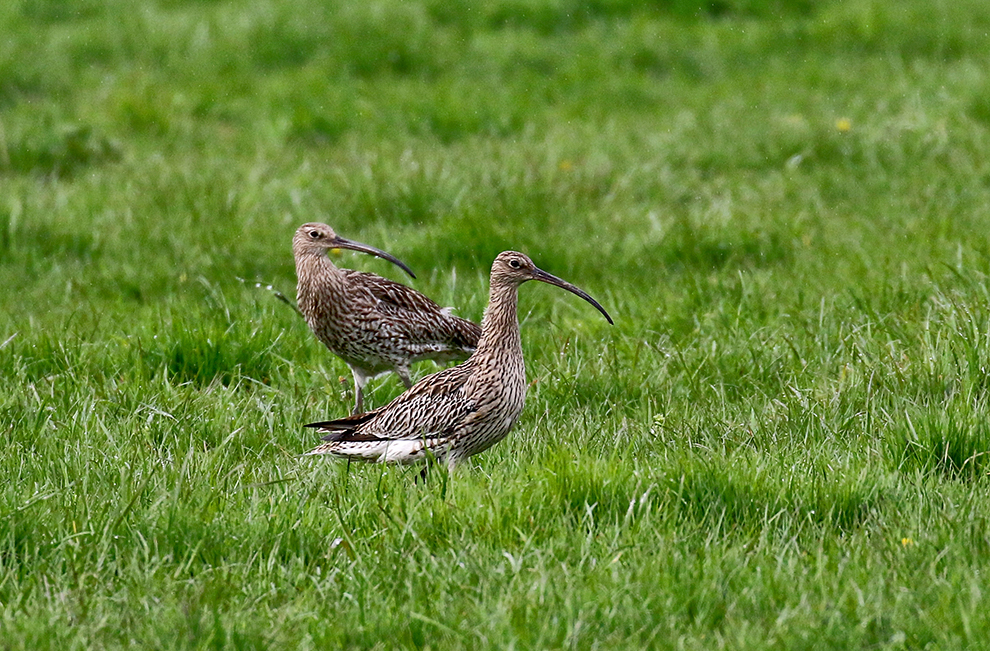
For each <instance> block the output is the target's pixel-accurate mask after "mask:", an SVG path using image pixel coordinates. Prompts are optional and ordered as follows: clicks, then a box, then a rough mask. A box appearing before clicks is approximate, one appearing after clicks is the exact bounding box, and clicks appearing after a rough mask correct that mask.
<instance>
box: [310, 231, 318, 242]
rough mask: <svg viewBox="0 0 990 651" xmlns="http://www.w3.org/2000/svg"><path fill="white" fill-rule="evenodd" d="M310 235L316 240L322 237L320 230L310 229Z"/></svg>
mask: <svg viewBox="0 0 990 651" xmlns="http://www.w3.org/2000/svg"><path fill="white" fill-rule="evenodd" d="M309 236H310V237H311V238H313V239H314V240H318V239H320V231H310V232H309Z"/></svg>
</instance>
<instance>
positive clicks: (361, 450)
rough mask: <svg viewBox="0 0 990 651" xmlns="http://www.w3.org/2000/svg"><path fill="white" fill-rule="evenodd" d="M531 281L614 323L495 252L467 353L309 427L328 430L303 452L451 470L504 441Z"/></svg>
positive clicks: (517, 408)
mask: <svg viewBox="0 0 990 651" xmlns="http://www.w3.org/2000/svg"><path fill="white" fill-rule="evenodd" d="M528 280H539V281H542V282H545V283H549V284H551V285H556V286H557V287H561V288H563V289H566V290H567V291H569V292H572V293H574V294H577V295H578V296H580V297H581V298H583V299H584V300H586V301H588V302H589V303H591V304H592V305H594V306H595V307H596V308H597V309H598V311H599V312H601V313H602V314H603V315H605V318H606V319H608V322H609V323H612V317H610V316H609V314H608V312H606V311H605V309H604V308H603V307H602V306H601V305H599V304H598V302H597V301H596V300H595V299H593V298H591V296H589V295H588V294H586V293H585V292H584V291H583V290H581V289H579V288H577V287H575V286H574V285H572V284H570V283H568V282H566V281H564V280H561V279H560V278H557V277H556V276H553V275H551V274H549V273H547V272H545V271H543V270H542V269H539V268H538V267H537V266H536V265H534V264H533V261H532V260H530V259H529V258H528V257H526V256H525V255H523V254H522V253H516V252H515V251H505V252H503V253H500V254H499V255H498V257H496V258H495V262H494V263H492V273H491V288H490V295H489V301H488V307H487V308H486V309H485V316H484V319H483V320H482V322H481V340H480V341H479V342H478V348H477V350H475V351H474V353H473V354H472V355H471V357H470V358H469V359H468V360H467V361H466V362H464V363H463V364H459V365H458V366H454V367H452V368H448V369H445V370H443V371H440V372H438V373H434V374H433V375H429V376H427V377H425V378H423V379H422V380H420V381H419V382H417V383H416V385H415V386H414V387H412V388H411V389H409V390H408V391H406V392H405V393H403V394H402V395H400V396H399V397H397V398H396V399H395V400H393V401H392V402H390V403H389V404H387V405H385V406H384V407H381V408H379V409H375V410H373V411H369V412H367V413H364V414H355V415H352V416H349V417H347V418H341V419H338V420H331V421H326V422H322V423H311V424H309V425H306V427H313V428H316V431H317V432H319V433H321V434H325V436H324V437H323V440H324V441H326V443H323V444H322V445H320V446H318V447H316V448H314V449H313V450H311V451H310V452H309V453H308V454H332V455H334V456H337V457H342V458H346V459H348V460H351V459H353V460H360V461H395V462H399V463H414V462H417V461H424V460H427V459H428V458H429V457H432V458H435V459H436V460H437V461H442V462H445V463H446V464H447V466H448V468H450V469H453V468H454V467H455V466H456V465H457V464H458V463H460V462H461V461H463V460H465V459H467V458H468V457H469V456H471V455H473V454H477V453H479V452H482V451H484V450H486V449H488V448H490V447H491V446H492V445H494V444H496V443H498V442H499V441H501V440H502V439H503V438H505V435H506V434H508V433H509V430H511V429H512V426H513V425H514V424H515V422H516V419H517V418H519V414H520V412H522V409H523V402H524V400H525V397H526V369H525V365H524V362H523V352H522V342H521V339H520V336H519V321H518V318H517V316H516V306H517V304H518V299H519V293H518V289H519V285H521V284H523V283H524V282H526V281H528Z"/></svg>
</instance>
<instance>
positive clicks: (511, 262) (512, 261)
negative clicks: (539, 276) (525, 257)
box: [509, 258, 522, 269]
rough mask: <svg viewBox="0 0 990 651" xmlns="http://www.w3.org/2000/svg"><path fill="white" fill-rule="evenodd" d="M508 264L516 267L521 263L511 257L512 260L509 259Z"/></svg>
mask: <svg viewBox="0 0 990 651" xmlns="http://www.w3.org/2000/svg"><path fill="white" fill-rule="evenodd" d="M509 266H510V267H512V268H513V269H518V268H519V267H521V266H522V263H521V262H519V260H517V259H515V258H513V259H512V260H509Z"/></svg>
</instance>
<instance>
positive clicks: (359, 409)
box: [351, 368, 368, 416]
mask: <svg viewBox="0 0 990 651" xmlns="http://www.w3.org/2000/svg"><path fill="white" fill-rule="evenodd" d="M351 374H352V375H353V376H354V411H353V412H351V415H352V416H353V415H354V414H360V413H364V412H363V407H364V385H365V384H367V383H368V376H367V375H365V374H364V373H361V372H360V371H358V370H357V369H356V368H351Z"/></svg>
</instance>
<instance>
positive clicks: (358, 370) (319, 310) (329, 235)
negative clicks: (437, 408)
mask: <svg viewBox="0 0 990 651" xmlns="http://www.w3.org/2000/svg"><path fill="white" fill-rule="evenodd" d="M331 249H350V250H352V251H360V252H362V253H368V254H370V255H373V256H377V257H379V258H383V259H385V260H388V261H389V262H391V263H392V264H394V265H396V266H398V267H399V268H401V269H402V270H403V271H405V272H406V273H407V274H409V275H410V276H411V277H412V278H415V277H416V276H415V274H413V272H412V271H411V270H410V269H409V267H407V266H406V265H405V263H403V262H402V261H401V260H399V259H398V258H396V257H394V256H393V255H391V254H389V253H386V252H385V251H382V250H380V249H376V248H375V247H373V246H368V245H367V244H362V243H360V242H354V241H352V240H348V239H344V238H343V237H340V236H339V235H337V234H336V233H335V232H334V230H333V229H332V228H330V227H329V226H327V225H326V224H319V223H309V224H303V225H302V226H300V227H299V229H298V230H297V231H296V233H295V235H294V236H293V238H292V253H293V256H294V257H295V260H296V276H297V278H298V284H297V286H296V302H297V303H298V305H299V311H300V312H301V313H302V315H303V318H304V319H305V320H306V323H307V324H308V325H309V327H310V329H311V330H312V331H313V334H315V335H316V338H317V339H319V340H320V341H321V342H323V344H324V345H325V346H326V347H327V348H329V349H330V352H332V353H334V354H335V355H337V356H338V357H340V358H341V359H343V360H344V361H345V362H346V363H347V365H348V366H349V367H350V368H351V373H352V374H353V375H354V413H359V412H361V411H362V409H363V402H364V400H363V397H364V387H365V385H366V384H367V382H368V380H369V379H371V378H373V377H376V376H378V375H382V374H383V373H388V372H390V371H391V372H393V373H395V374H396V375H398V376H399V379H401V380H402V383H403V384H404V385H405V387H406V388H407V389H408V388H410V387H411V386H412V381H411V380H410V378H409V365H410V364H412V363H414V362H418V361H421V360H426V359H432V360H434V361H437V362H446V361H452V360H462V359H465V358H467V357H468V356H469V355H470V354H471V353H472V352H474V350H475V347H476V346H477V344H478V338H479V337H480V336H481V328H480V327H479V326H478V325H477V324H476V323H472V322H471V321H468V320H466V319H462V318H460V317H457V316H454V315H453V314H452V313H451V308H442V307H440V306H439V305H437V304H436V303H435V302H433V301H432V300H430V299H429V298H427V297H426V296H424V295H423V294H421V293H419V292H417V291H416V290H414V289H410V288H409V287H406V286H405V285H403V284H401V283H397V282H394V281H391V280H388V279H387V278H382V277H381V276H377V275H375V274H372V273H366V272H363V271H353V270H351V269H341V268H339V267H337V266H336V265H334V264H333V262H331V261H330V258H329V257H328V255H327V253H328V252H329V251H330V250H331Z"/></svg>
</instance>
